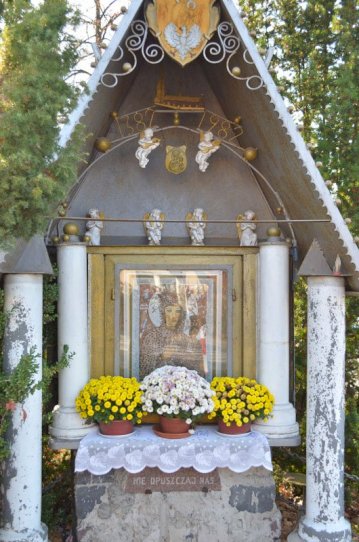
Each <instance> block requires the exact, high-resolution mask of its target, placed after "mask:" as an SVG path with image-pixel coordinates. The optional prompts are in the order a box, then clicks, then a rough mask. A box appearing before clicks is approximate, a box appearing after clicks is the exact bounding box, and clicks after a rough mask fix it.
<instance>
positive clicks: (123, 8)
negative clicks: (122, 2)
mask: <svg viewBox="0 0 359 542" xmlns="http://www.w3.org/2000/svg"><path fill="white" fill-rule="evenodd" d="M120 11H121V13H122V14H124V13H127V8H126V6H121V10H120Z"/></svg>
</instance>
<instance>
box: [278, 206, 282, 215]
mask: <svg viewBox="0 0 359 542" xmlns="http://www.w3.org/2000/svg"><path fill="white" fill-rule="evenodd" d="M277 213H278V214H279V215H281V214H282V213H283V207H277Z"/></svg>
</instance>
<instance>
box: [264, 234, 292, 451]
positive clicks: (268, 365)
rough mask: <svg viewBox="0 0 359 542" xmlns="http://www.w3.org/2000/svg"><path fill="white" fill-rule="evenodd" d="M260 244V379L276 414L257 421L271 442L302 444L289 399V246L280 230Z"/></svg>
mask: <svg viewBox="0 0 359 542" xmlns="http://www.w3.org/2000/svg"><path fill="white" fill-rule="evenodd" d="M273 230H274V231H273V232H272V231H271V230H269V233H270V234H273V236H272V237H269V238H268V240H267V241H266V242H264V243H261V244H260V248H259V273H260V277H259V360H258V368H257V380H258V381H259V382H260V383H261V384H264V385H265V386H267V387H268V388H269V390H270V391H271V392H272V393H273V394H274V397H275V405H274V410H273V416H272V417H271V418H269V421H268V422H263V421H258V422H256V424H255V426H256V430H258V431H260V432H261V433H264V434H265V435H267V437H268V438H270V439H271V442H272V443H278V444H281V443H282V444H284V445H296V444H299V427H298V424H297V423H296V413H295V409H294V407H293V405H292V404H291V403H290V402H289V247H288V244H287V243H286V242H285V241H283V240H281V239H280V237H279V236H280V231H279V230H277V229H273Z"/></svg>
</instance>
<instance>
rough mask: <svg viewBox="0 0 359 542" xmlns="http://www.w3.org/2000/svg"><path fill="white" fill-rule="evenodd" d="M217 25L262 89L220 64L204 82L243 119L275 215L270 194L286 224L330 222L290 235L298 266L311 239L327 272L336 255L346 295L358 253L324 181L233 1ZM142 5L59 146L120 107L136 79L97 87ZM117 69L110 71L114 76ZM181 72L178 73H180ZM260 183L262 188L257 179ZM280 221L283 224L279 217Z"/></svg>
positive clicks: (123, 27) (125, 22) (356, 281)
mask: <svg viewBox="0 0 359 542" xmlns="http://www.w3.org/2000/svg"><path fill="white" fill-rule="evenodd" d="M220 4H221V11H222V20H228V21H230V22H232V24H233V25H234V28H235V31H236V33H237V35H238V36H239V38H240V40H241V42H242V48H244V49H246V50H247V51H248V56H249V57H250V58H251V59H252V62H253V64H250V65H245V66H244V71H245V72H246V74H248V75H259V76H260V77H261V78H262V79H263V82H264V85H263V87H262V88H260V89H259V90H257V91H250V90H248V89H247V88H246V86H245V84H244V83H243V82H239V81H237V80H235V79H233V78H232V77H230V76H229V75H228V73H227V72H226V69H225V67H224V66H223V65H212V64H208V63H206V62H205V61H204V60H203V59H202V60H197V61H196V62H198V61H199V62H201V63H202V64H203V67H204V69H205V71H206V73H207V77H208V82H209V84H210V85H211V87H212V89H213V90H214V92H215V93H216V94H217V96H218V98H219V101H220V103H221V105H222V107H223V110H224V112H225V113H226V116H227V118H234V116H235V115H236V114H238V111H240V112H241V115H242V117H243V126H244V128H245V136H244V137H245V138H246V144H247V145H248V146H250V145H252V146H255V147H258V148H259V156H258V159H257V160H256V162H255V167H256V169H257V170H258V171H262V172H265V176H266V178H267V179H268V180H269V182H270V184H271V187H272V190H271V191H270V190H268V187H267V186H266V185H265V184H263V186H262V190H263V192H264V194H265V195H266V197H267V199H268V202H269V204H270V206H271V207H272V209H273V211H274V212H275V208H276V205H277V201H276V200H275V198H273V193H274V192H276V193H277V194H279V196H280V198H281V200H282V201H283V204H284V206H285V208H286V210H287V212H288V215H289V217H290V218H291V219H312V220H313V219H323V220H325V219H330V222H329V223H325V222H323V223H319V222H306V223H296V224H293V231H294V233H295V236H296V238H297V240H298V247H299V251H300V258H299V259H300V260H302V259H303V257H304V256H305V253H306V252H307V250H308V249H309V247H310V245H311V243H312V240H313V239H314V238H317V239H318V240H319V242H320V245H321V246H322V248H323V250H324V252H325V254H326V257H327V259H328V262H329V264H330V265H331V266H332V265H333V264H334V260H335V257H336V255H337V254H340V256H341V258H342V261H343V267H344V268H345V270H346V272H347V273H349V274H351V275H352V277H351V278H350V279H349V284H350V288H351V289H353V290H355V291H359V250H358V247H357V246H356V244H355V242H354V240H353V238H352V236H351V234H350V232H349V230H348V228H347V226H346V224H345V222H344V219H343V217H342V216H341V214H340V212H339V210H338V208H337V206H336V204H335V203H334V201H333V198H332V196H331V194H330V192H329V190H328V188H327V187H326V185H325V182H324V180H323V178H322V176H321V174H320V172H319V170H318V168H317V167H316V165H315V162H314V160H313V158H312V156H311V154H310V152H309V151H308V149H307V147H306V144H305V142H304V140H303V138H302V137H301V135H300V133H298V130H297V127H296V125H295V123H294V121H293V119H292V117H291V115H290V114H289V112H288V110H287V108H286V105H285V103H284V101H283V99H282V97H281V96H280V94H279V91H278V89H277V87H276V85H275V83H274V81H273V79H272V77H271V75H270V73H269V71H268V68H267V67H266V65H265V63H264V61H263V59H262V57H261V56H260V54H259V52H258V51H257V48H256V46H255V44H254V42H253V40H252V38H251V37H250V35H249V32H248V30H247V28H246V26H245V24H244V22H243V20H242V18H241V16H240V14H239V11H238V9H237V7H236V6H235V4H234V2H233V0H221V2H220ZM143 5H144V2H143V0H133V1H132V3H131V5H130V8H129V10H128V12H127V13H126V14H125V15H124V16H123V18H122V20H121V23H120V25H119V27H118V29H117V31H116V33H115V34H114V36H113V39H112V41H111V43H110V45H109V47H108V48H107V49H106V50H105V52H104V54H103V56H102V57H101V59H100V61H99V63H98V65H97V67H96V69H95V71H94V73H93V75H92V76H91V78H90V80H89V82H88V88H89V93H88V94H84V95H83V96H82V97H81V98H80V100H79V103H78V106H77V108H76V109H75V110H74V111H73V113H72V115H71V116H70V119H69V122H68V124H67V125H66V126H65V127H64V128H63V130H62V133H61V139H60V142H61V144H62V145H66V143H67V142H68V141H69V139H70V138H71V134H72V131H73V129H74V127H75V126H76V124H77V123H79V122H82V123H84V124H85V125H86V126H87V127H88V129H89V131H91V132H93V137H92V140H90V143H91V142H93V140H94V138H95V137H96V135H102V134H96V129H98V127H99V126H101V127H103V126H104V123H105V122H106V120H105V119H108V115H109V112H110V111H111V110H113V106H114V104H115V103H116V104H118V103H119V102H120V101H121V98H119V95H120V96H121V93H122V95H125V94H126V92H127V91H128V89H129V88H130V85H131V84H132V82H133V80H134V78H135V72H133V73H131V74H130V75H128V76H125V77H121V78H120V81H119V84H118V85H117V86H116V87H115V88H113V89H109V88H106V87H104V86H103V85H102V84H101V77H102V75H103V74H105V73H106V72H109V71H110V72H111V71H118V64H117V65H116V66H115V65H114V63H113V61H112V60H111V59H112V58H113V56H114V55H115V52H116V50H117V47H118V46H119V45H123V44H124V42H125V40H126V37H127V36H128V34H129V32H130V29H131V23H132V22H133V21H134V20H136V19H137V18H143V14H142V6H143ZM113 68H114V69H113ZM179 69H182V68H179ZM258 182H259V184H260V183H261V180H260V178H259V177H258ZM278 218H283V217H278Z"/></svg>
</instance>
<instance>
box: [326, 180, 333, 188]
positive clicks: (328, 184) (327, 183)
mask: <svg viewBox="0 0 359 542" xmlns="http://www.w3.org/2000/svg"><path fill="white" fill-rule="evenodd" d="M325 186H327V187H328V188H330V187H331V186H333V181H330V180H329V181H325Z"/></svg>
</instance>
